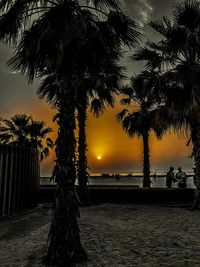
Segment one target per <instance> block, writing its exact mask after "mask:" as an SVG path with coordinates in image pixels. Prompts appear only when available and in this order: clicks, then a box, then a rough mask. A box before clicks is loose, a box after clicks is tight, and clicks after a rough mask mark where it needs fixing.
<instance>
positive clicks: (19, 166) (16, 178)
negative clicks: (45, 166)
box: [0, 145, 40, 216]
mask: <svg viewBox="0 0 200 267" xmlns="http://www.w3.org/2000/svg"><path fill="white" fill-rule="evenodd" d="M39 180H40V159H39V152H38V150H37V149H33V148H29V147H20V146H14V145H0V216H6V215H12V214H15V213H18V212H22V211H24V210H28V209H33V208H35V207H36V206H37V204H38V195H39Z"/></svg>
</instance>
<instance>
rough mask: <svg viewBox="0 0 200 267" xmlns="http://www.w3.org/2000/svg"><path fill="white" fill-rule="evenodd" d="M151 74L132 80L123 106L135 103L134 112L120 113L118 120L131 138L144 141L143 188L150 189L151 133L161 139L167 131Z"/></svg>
mask: <svg viewBox="0 0 200 267" xmlns="http://www.w3.org/2000/svg"><path fill="white" fill-rule="evenodd" d="M148 76H149V78H150V77H151V73H148V72H147V71H146V72H144V73H142V74H140V75H138V76H136V77H132V78H131V87H126V88H124V89H123V90H122V93H123V94H124V95H126V98H125V99H122V103H123V104H128V105H130V104H131V103H133V105H134V107H135V108H134V110H133V111H132V112H129V111H128V110H127V109H124V110H123V111H122V112H120V113H118V115H117V118H118V120H119V121H121V123H122V127H123V129H124V130H125V131H126V132H127V134H128V135H129V137H133V136H139V137H142V139H143V155H144V158H143V173H144V178H143V187H150V185H151V180H150V161H149V133H150V132H151V131H153V132H154V133H155V134H156V136H157V137H158V138H161V137H162V135H163V134H164V132H165V131H166V130H167V125H166V124H165V122H164V120H163V114H164V108H163V107H162V106H159V105H158V102H157V101H156V100H155V96H154V95H152V91H151V89H152V87H150V85H151V86H152V83H151V82H150V79H149V80H148Z"/></svg>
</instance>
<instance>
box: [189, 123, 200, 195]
mask: <svg viewBox="0 0 200 267" xmlns="http://www.w3.org/2000/svg"><path fill="white" fill-rule="evenodd" d="M190 131H191V138H192V144H193V157H194V164H195V168H196V188H197V190H199V191H200V122H199V121H196V122H195V121H193V122H192V123H190Z"/></svg>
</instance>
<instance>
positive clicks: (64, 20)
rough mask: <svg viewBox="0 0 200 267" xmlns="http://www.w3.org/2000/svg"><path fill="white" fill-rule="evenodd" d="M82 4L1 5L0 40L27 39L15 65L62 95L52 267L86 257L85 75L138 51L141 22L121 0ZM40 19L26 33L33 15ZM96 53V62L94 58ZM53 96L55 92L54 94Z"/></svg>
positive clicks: (61, 0)
mask: <svg viewBox="0 0 200 267" xmlns="http://www.w3.org/2000/svg"><path fill="white" fill-rule="evenodd" d="M85 2H86V4H85V5H81V4H80V3H83V1H80V2H79V1H78V0H72V1H68V0H51V1H49V0H46V1H35V0H34V1H33V0H25V1H23V2H22V1H19V0H15V1H11V2H10V1H9V0H5V1H3V2H1V5H0V9H1V10H2V11H3V13H2V16H1V18H0V39H1V40H3V41H8V42H10V41H15V42H17V41H18V39H19V37H20V33H21V32H22V33H23V34H22V38H21V40H20V42H19V44H18V46H17V49H16V52H15V54H14V56H13V57H12V58H11V60H10V62H9V64H10V66H12V67H13V68H14V69H18V70H20V71H21V72H22V74H26V75H27V76H28V79H29V81H32V80H33V78H34V77H35V76H37V75H44V74H45V75H51V74H56V75H57V76H58V80H57V84H58V85H59V91H58V93H57V95H56V108H57V109H58V116H57V123H58V125H59V130H58V138H57V141H56V156H57V160H56V166H55V168H54V172H53V176H54V177H55V180H56V181H57V190H56V196H55V205H54V213H53V220H52V225H51V229H50V233H49V248H48V255H47V261H48V264H49V265H56V264H57V265H59V266H63V265H64V264H65V265H67V264H68V265H70V264H72V262H73V261H74V260H76V259H80V258H81V259H82V258H83V257H85V253H84V250H83V248H82V245H81V242H80V236H79V229H78V223H77V219H76V218H77V215H78V200H77V197H76V192H75V188H74V181H75V165H74V159H75V153H74V151H75V138H74V129H75V116H74V113H75V107H76V105H75V97H76V95H77V88H78V79H79V77H80V76H81V75H84V76H86V77H87V75H88V73H89V74H90V75H91V76H95V75H93V69H94V68H95V67H96V66H97V65H100V66H102V65H104V64H103V61H104V59H105V55H106V56H107V57H108V58H109V57H110V56H111V55H112V57H114V55H116V60H118V57H117V54H118V51H121V45H122V44H126V45H128V46H132V45H133V44H135V43H136V40H138V37H139V33H138V31H137V29H136V25H135V23H134V22H133V21H132V20H130V19H129V18H127V17H126V16H125V15H124V14H123V13H122V12H121V10H120V9H119V7H118V5H117V4H116V1H115V0H106V1H105V0H103V1H102V0H93V1H91V3H92V5H88V4H87V1H85ZM34 14H35V15H36V16H37V19H35V20H34V22H33V24H31V25H30V28H28V30H26V31H23V29H24V24H25V23H26V22H29V23H31V20H30V18H31V16H32V15H34ZM114 44H115V45H114ZM91 51H93V55H92V57H90V56H89V55H90V53H91ZM50 94H51V92H49V95H50Z"/></svg>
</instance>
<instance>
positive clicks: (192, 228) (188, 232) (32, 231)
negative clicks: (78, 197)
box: [0, 203, 200, 267]
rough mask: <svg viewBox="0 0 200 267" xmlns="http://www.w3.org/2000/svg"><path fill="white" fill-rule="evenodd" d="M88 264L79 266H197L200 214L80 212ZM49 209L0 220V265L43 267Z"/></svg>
mask: <svg viewBox="0 0 200 267" xmlns="http://www.w3.org/2000/svg"><path fill="white" fill-rule="evenodd" d="M80 212H81V218H80V221H79V222H80V229H81V237H82V243H83V246H84V248H85V249H86V251H87V254H88V261H87V262H85V263H83V264H77V265H76V266H78V267H122V266H127V267H134V266H137V267H162V266H163V267H164V266H168V267H169V266H170V267H197V266H200V256H199V253H200V226H199V222H200V212H199V210H197V211H193V212H191V211H189V210H188V208H187V207H180V206H176V205H172V206H167V205H148V204H133V203H131V204H106V203H105V204H99V205H95V206H92V207H87V208H81V209H80ZM50 221H51V209H49V208H47V207H45V206H40V207H39V208H38V209H36V210H35V211H34V212H31V213H29V214H26V215H23V216H18V217H15V218H12V219H6V220H1V221H0V267H36V266H37V267H42V266H43V265H42V264H41V257H42V254H43V253H44V251H45V244H46V238H47V234H48V230H49V225H50Z"/></svg>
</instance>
